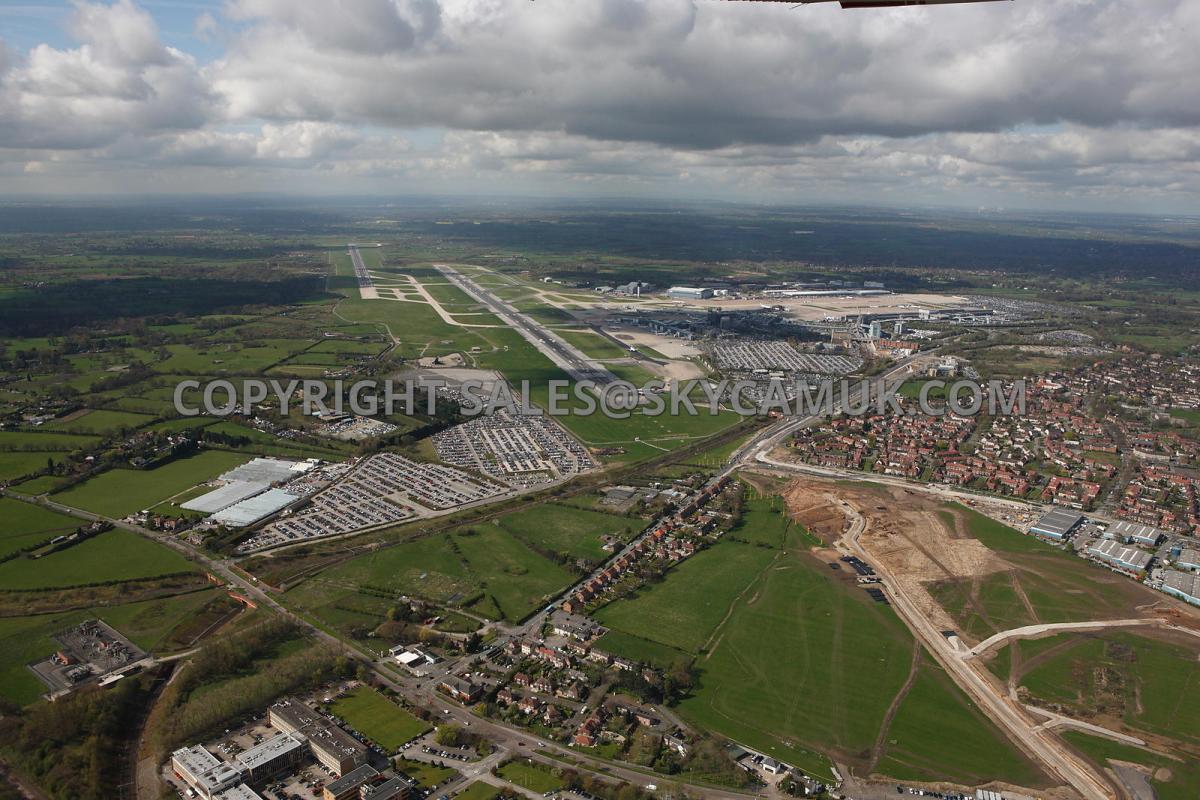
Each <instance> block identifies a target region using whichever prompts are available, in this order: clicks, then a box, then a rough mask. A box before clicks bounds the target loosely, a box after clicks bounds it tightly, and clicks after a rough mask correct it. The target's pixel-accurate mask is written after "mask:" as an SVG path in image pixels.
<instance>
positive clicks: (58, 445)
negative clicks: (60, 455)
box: [0, 431, 100, 451]
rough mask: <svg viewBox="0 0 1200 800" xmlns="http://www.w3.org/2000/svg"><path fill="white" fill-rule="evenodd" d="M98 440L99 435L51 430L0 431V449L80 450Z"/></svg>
mask: <svg viewBox="0 0 1200 800" xmlns="http://www.w3.org/2000/svg"><path fill="white" fill-rule="evenodd" d="M98 441H100V437H99V436H86V435H81V434H73V433H54V432H52V431H45V432H42V431H0V450H16V449H20V450H25V449H29V450H60V451H70V450H82V449H83V448H86V447H91V446H92V445H94V444H96V442H98Z"/></svg>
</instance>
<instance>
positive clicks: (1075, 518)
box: [1029, 508, 1083, 542]
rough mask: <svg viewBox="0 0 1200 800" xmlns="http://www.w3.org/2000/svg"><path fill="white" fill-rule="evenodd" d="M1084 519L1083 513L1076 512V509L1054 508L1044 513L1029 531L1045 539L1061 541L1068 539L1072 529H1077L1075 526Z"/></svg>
mask: <svg viewBox="0 0 1200 800" xmlns="http://www.w3.org/2000/svg"><path fill="white" fill-rule="evenodd" d="M1082 521H1083V515H1082V514H1076V513H1075V512H1074V511H1068V510H1067V509H1065V508H1054V509H1051V510H1050V511H1048V512H1047V513H1046V514H1045V515H1043V516H1042V518H1041V519H1039V520H1038V521H1037V522H1036V523H1035V524H1034V526H1033V527H1032V528H1030V529H1029V532H1030V533H1032V534H1035V535H1037V536H1041V537H1043V538H1045V539H1052V540H1054V541H1056V542H1060V541H1062V540H1063V539H1066V538H1067V536H1069V535H1070V534H1071V531H1073V530H1075V527H1076V526H1077V525H1079V523H1080V522H1082Z"/></svg>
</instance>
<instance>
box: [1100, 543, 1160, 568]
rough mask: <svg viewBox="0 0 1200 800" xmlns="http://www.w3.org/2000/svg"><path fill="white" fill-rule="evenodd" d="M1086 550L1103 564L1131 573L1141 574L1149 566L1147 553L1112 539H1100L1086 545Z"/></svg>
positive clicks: (1149, 557)
mask: <svg viewBox="0 0 1200 800" xmlns="http://www.w3.org/2000/svg"><path fill="white" fill-rule="evenodd" d="M1087 552H1088V555H1089V556H1091V557H1092V558H1094V559H1096V560H1097V561H1099V562H1101V563H1102V564H1104V565H1105V566H1108V567H1112V568H1113V569H1117V570H1120V571H1122V572H1128V573H1129V574H1131V575H1143V574H1145V572H1146V570H1147V569H1149V567H1150V559H1151V556H1150V554H1149V553H1147V552H1144V551H1142V550H1138V549H1137V548H1136V547H1130V546H1129V545H1127V544H1125V543H1123V542H1118V541H1116V540H1114V539H1101V540H1099V541H1097V542H1096V543H1095V544H1093V545H1091V546H1090V547H1088V549H1087Z"/></svg>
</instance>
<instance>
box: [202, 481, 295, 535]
mask: <svg viewBox="0 0 1200 800" xmlns="http://www.w3.org/2000/svg"><path fill="white" fill-rule="evenodd" d="M299 499H300V498H299V497H297V496H296V495H294V494H289V493H288V492H285V491H284V490H283V489H271V490H269V491H266V492H263V493H262V494H259V495H255V496H254V497H251V498H249V499H247V500H243V501H241V502H240V503H234V504H233V505H231V506H229V507H228V508H226V509H223V510H221V511H218V512H217V513H216V514H213V515H212V521H213V522H219V523H220V524H222V525H224V526H226V527H229V528H245V527H246V526H248V525H253V524H254V523H256V522H258V521H259V520H262V519H266V518H267V517H269V516H271V515H272V514H274V513H275V512H277V511H281V510H282V509H284V508H287V507H288V506H290V505H291V504H292V503H295V502H296V501H297V500H299Z"/></svg>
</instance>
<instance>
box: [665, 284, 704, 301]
mask: <svg viewBox="0 0 1200 800" xmlns="http://www.w3.org/2000/svg"><path fill="white" fill-rule="evenodd" d="M712 296H713V290H712V289H701V288H697V287H694V286H672V287H671V288H670V289H667V297H670V298H671V299H673V300H709V299H711V298H712Z"/></svg>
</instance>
